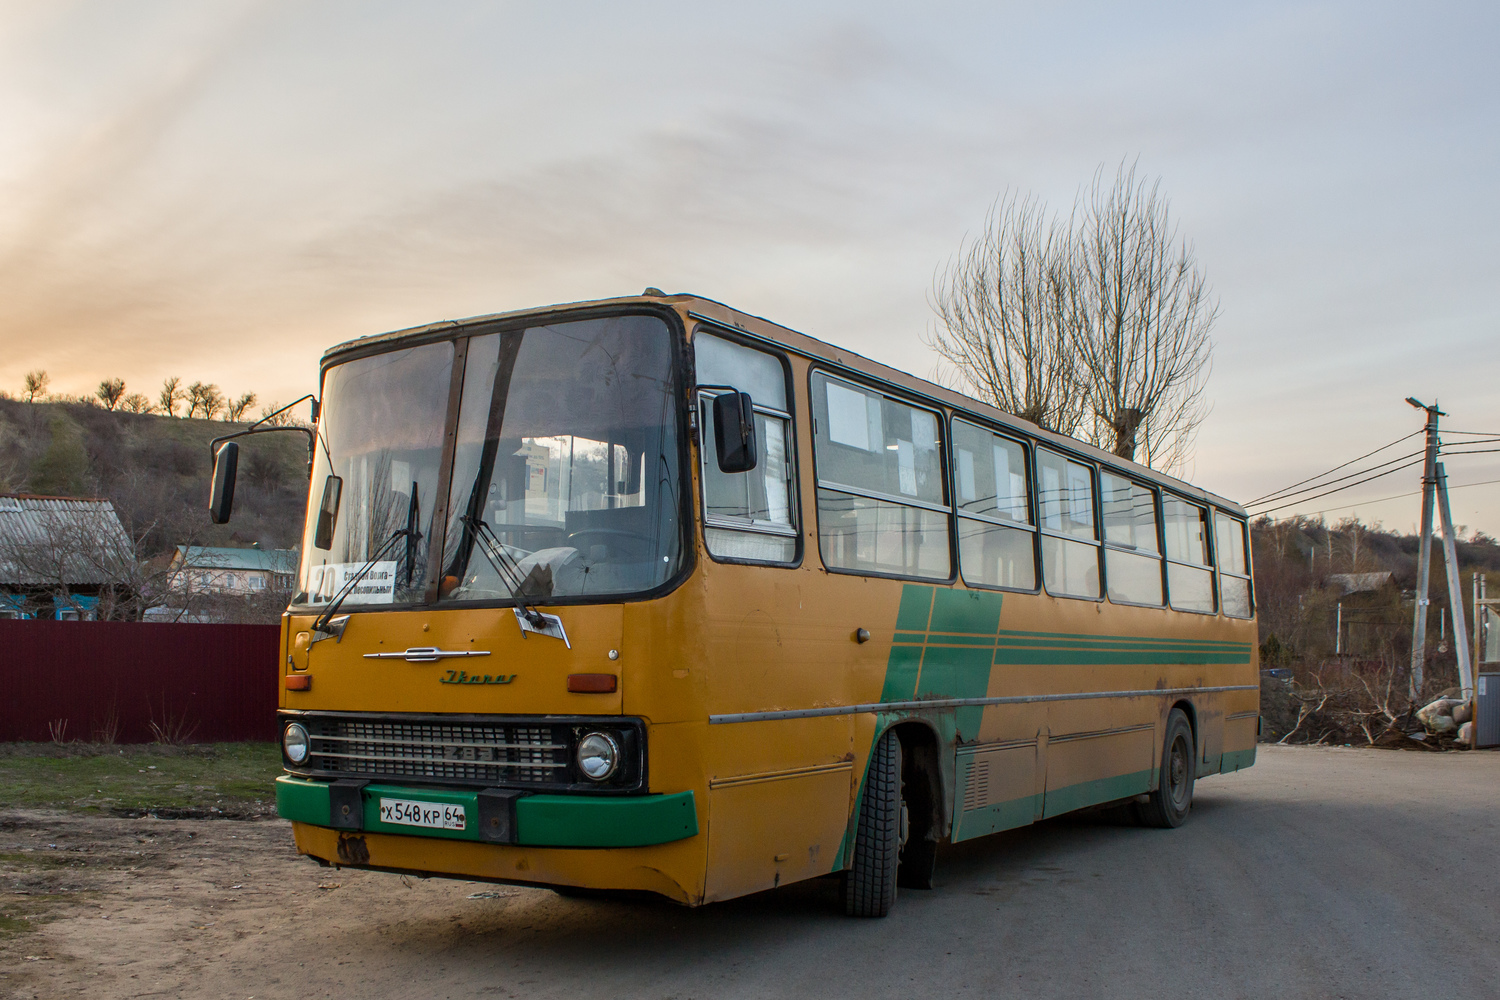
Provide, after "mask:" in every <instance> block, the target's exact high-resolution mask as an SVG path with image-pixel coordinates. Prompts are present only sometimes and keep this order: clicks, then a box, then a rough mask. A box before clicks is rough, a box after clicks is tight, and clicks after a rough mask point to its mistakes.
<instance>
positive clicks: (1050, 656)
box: [995, 649, 1249, 667]
mask: <svg viewBox="0 0 1500 1000" xmlns="http://www.w3.org/2000/svg"><path fill="white" fill-rule="evenodd" d="M1248 662H1249V660H1248V659H1247V658H1246V657H1244V656H1232V655H1229V654H1219V653H1186V652H1159V653H1151V652H1143V653H1137V652H1127V651H1125V650H1121V649H1100V650H1077V651H1072V650H1065V649H1057V650H1046V649H1038V650H1015V649H1000V650H996V651H995V663H996V665H1006V666H1111V665H1115V664H1135V665H1141V666H1161V667H1168V666H1177V665H1179V664H1192V665H1207V664H1228V665H1244V664H1246V663H1248Z"/></svg>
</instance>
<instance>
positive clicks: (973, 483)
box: [953, 420, 1036, 590]
mask: <svg viewBox="0 0 1500 1000" xmlns="http://www.w3.org/2000/svg"><path fill="white" fill-rule="evenodd" d="M953 483H954V490H955V493H956V494H957V495H956V497H955V500H956V506H957V508H958V564H959V568H960V569H961V570H962V571H963V575H964V582H966V583H968V584H969V585H970V586H974V587H1005V588H1009V589H1013V590H1035V589H1036V544H1035V533H1036V529H1035V528H1034V527H1033V526H1032V524H1031V503H1030V499H1029V497H1028V496H1027V492H1028V490H1027V475H1026V452H1025V449H1023V448H1022V447H1021V446H1020V445H1019V444H1017V443H1016V442H1015V441H1012V440H1010V439H1008V438H1003V437H1000V436H999V435H998V434H993V433H991V432H990V431H988V430H985V429H984V428H982V427H977V426H975V425H974V424H971V423H968V422H967V421H964V420H954V421H953Z"/></svg>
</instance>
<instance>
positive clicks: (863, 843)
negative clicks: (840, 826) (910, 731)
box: [844, 732, 901, 917]
mask: <svg viewBox="0 0 1500 1000" xmlns="http://www.w3.org/2000/svg"><path fill="white" fill-rule="evenodd" d="M900 860H901V740H900V739H899V738H898V737H897V736H896V734H895V733H894V732H887V733H886V734H885V735H884V736H882V737H881V738H880V740H879V741H878V742H877V743H876V744H875V752H874V753H873V754H872V755H871V757H870V770H869V774H868V775H867V776H866V777H865V794H864V795H863V796H862V797H861V798H860V803H859V825H858V826H857V827H856V828H855V832H854V859H853V864H851V865H850V867H849V871H848V873H847V874H846V875H845V876H844V912H845V913H847V914H849V916H851V917H883V916H885V915H886V914H887V913H889V912H890V910H891V906H892V904H894V903H895V902H896V870H897V868H898V866H899V864H900Z"/></svg>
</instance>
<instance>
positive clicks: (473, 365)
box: [439, 315, 683, 603]
mask: <svg viewBox="0 0 1500 1000" xmlns="http://www.w3.org/2000/svg"><path fill="white" fill-rule="evenodd" d="M679 396H680V392H679V391H678V388H677V386H676V384H675V378H674V367H673V363H672V342H671V332H670V330H669V328H668V327H667V324H666V323H665V322H663V321H662V320H661V319H658V318H656V317H653V316H643V315H626V316H615V317H608V318H603V319H593V320H583V321H579V322H571V323H558V324H556V325H551V326H534V327H530V328H528V329H525V330H512V331H506V332H501V333H492V334H485V335H481V336H476V337H474V338H473V339H472V340H470V341H469V350H468V359H467V362H466V364H465V366H464V383H463V396H462V399H461V402H460V405H459V418H458V429H457V430H458V433H457V444H456V447H455V453H454V460H453V480H452V483H453V485H452V489H451V492H450V495H449V501H448V502H449V507H448V510H449V516H448V525H447V534H446V537H445V539H444V548H443V556H442V581H441V584H440V587H439V595H440V600H442V601H447V602H453V601H496V600H498V601H520V602H522V603H527V602H534V601H541V602H545V601H552V600H569V599H580V598H589V597H605V596H609V597H619V596H623V595H629V594H640V593H644V592H647V591H651V590H654V589H656V588H657V587H660V586H662V585H663V584H665V583H666V582H667V581H668V580H670V579H671V578H672V577H673V576H675V575H676V573H677V571H678V569H679V568H680V566H681V562H682V559H683V552H682V527H681V521H680V513H681V512H680V510H679V507H680V504H681V494H682V488H681V480H680V478H679V477H680V474H681V473H680V468H681V461H680V458H679V447H678V428H677V421H678V415H677V411H678V399H679Z"/></svg>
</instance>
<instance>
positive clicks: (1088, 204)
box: [927, 164, 1218, 468]
mask: <svg viewBox="0 0 1500 1000" xmlns="http://www.w3.org/2000/svg"><path fill="white" fill-rule="evenodd" d="M1159 188H1160V182H1159V181H1150V182H1147V181H1146V180H1144V179H1138V178H1137V176H1136V169H1135V167H1134V166H1133V165H1129V166H1127V165H1125V164H1122V165H1121V166H1120V168H1119V170H1118V171H1116V174H1115V177H1114V180H1113V182H1112V183H1106V179H1105V175H1104V172H1103V168H1101V169H1100V171H1099V172H1098V173H1096V174H1095V176H1094V181H1093V184H1092V186H1091V187H1090V188H1088V189H1086V190H1085V191H1083V192H1081V193H1080V195H1079V197H1078V200H1077V201H1076V203H1075V205H1074V209H1073V213H1072V215H1071V216H1070V217H1069V218H1068V219H1067V220H1066V221H1063V220H1061V219H1060V218H1059V217H1057V216H1056V215H1049V214H1048V213H1047V211H1046V209H1045V208H1044V207H1043V206H1042V205H1041V204H1040V203H1038V202H1037V201H1036V200H1034V199H1032V198H1029V197H1025V198H1023V197H1020V196H1017V195H1014V194H1008V195H1006V196H1005V197H1004V198H1002V199H1001V200H1000V201H999V202H997V203H996V205H995V207H994V208H993V209H992V210H991V212H990V214H989V217H988V218H987V219H986V224H985V234H984V236H982V237H981V238H980V239H978V240H977V241H975V242H974V243H972V244H969V245H966V246H965V247H964V248H962V249H961V251H960V253H959V256H958V258H957V259H956V260H955V261H953V262H952V263H950V264H949V266H948V268H947V269H946V270H945V271H944V272H942V274H941V275H940V276H939V279H938V282H937V286H936V289H935V294H934V308H935V309H936V311H937V313H938V317H939V320H940V322H941V328H940V329H938V330H936V331H935V332H934V333H933V334H932V335H931V336H930V337H929V338H928V339H927V342H928V344H929V346H931V347H933V348H934V349H935V350H936V351H937V352H938V353H939V355H941V356H942V358H943V359H944V360H945V361H946V362H947V363H948V364H950V365H951V366H952V367H953V369H954V370H955V371H956V372H957V375H958V378H959V380H960V381H961V382H962V383H963V384H964V386H965V387H966V388H968V389H970V390H971V391H973V392H974V393H975V394H976V395H978V396H979V397H980V398H982V399H985V400H986V401H988V402H991V403H993V404H994V405H996V406H998V407H999V408H1000V409H1003V410H1006V411H1008V412H1011V413H1014V414H1016V415H1017V416H1020V417H1024V418H1026V419H1028V420H1031V421H1032V422H1034V423H1037V424H1040V425H1042V426H1043V427H1047V428H1049V429H1051V430H1054V431H1057V432H1059V433H1062V434H1071V435H1075V436H1078V437H1082V438H1085V439H1087V440H1089V441H1091V442H1092V443H1094V444H1097V445H1099V446H1100V447H1102V448H1105V449H1106V450H1108V451H1110V452H1112V453H1114V454H1116V455H1119V456H1120V457H1122V458H1128V459H1133V460H1138V461H1142V462H1143V463H1144V464H1146V465H1150V466H1154V467H1156V468H1174V467H1176V466H1179V465H1181V464H1182V463H1183V462H1184V461H1186V459H1187V457H1188V456H1189V454H1190V452H1191V448H1192V442H1193V437H1194V434H1195V433H1196V429H1197V427H1198V424H1199V423H1200V422H1201V421H1202V420H1203V417H1204V416H1205V415H1206V413H1207V405H1206V403H1205V400H1204V398H1203V390H1204V385H1205V382H1206V380H1207V377H1208V374H1209V370H1210V357H1211V353H1212V343H1211V341H1210V340H1209V332H1210V330H1211V329H1212V327H1213V323H1214V320H1215V319H1216V317H1217V313H1218V307H1217V305H1216V304H1215V302H1214V301H1213V299H1212V297H1211V295H1210V294H1209V291H1208V286H1207V281H1206V279H1205V278H1204V276H1203V274H1202V272H1201V271H1200V269H1199V267H1198V263H1197V258H1196V256H1195V254H1194V251H1193V248H1192V246H1191V245H1190V244H1189V243H1187V242H1186V241H1185V240H1180V239H1179V238H1178V233H1177V228H1176V226H1175V224H1174V223H1173V222H1172V220H1171V217H1170V213H1169V211H1168V206H1167V200H1166V198H1165V197H1164V196H1162V195H1161V193H1160V190H1159Z"/></svg>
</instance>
